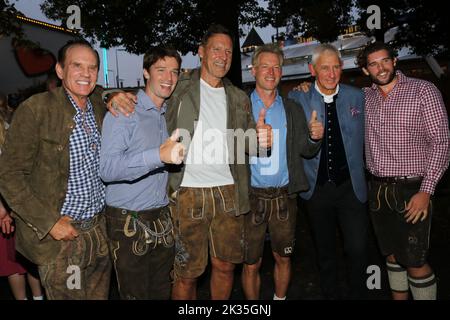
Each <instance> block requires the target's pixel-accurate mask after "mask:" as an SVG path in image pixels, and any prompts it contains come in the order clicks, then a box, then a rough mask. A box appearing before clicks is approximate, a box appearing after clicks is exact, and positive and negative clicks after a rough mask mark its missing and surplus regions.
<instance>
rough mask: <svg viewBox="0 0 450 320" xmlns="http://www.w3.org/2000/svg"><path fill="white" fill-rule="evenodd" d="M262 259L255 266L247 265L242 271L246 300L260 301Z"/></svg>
mask: <svg viewBox="0 0 450 320" xmlns="http://www.w3.org/2000/svg"><path fill="white" fill-rule="evenodd" d="M261 261H262V259H261V258H260V259H259V260H258V262H256V263H255V264H246V263H244V267H243V269H242V289H244V294H245V298H246V299H247V300H258V299H259V290H260V288H261V276H260V274H259V269H260V267H261Z"/></svg>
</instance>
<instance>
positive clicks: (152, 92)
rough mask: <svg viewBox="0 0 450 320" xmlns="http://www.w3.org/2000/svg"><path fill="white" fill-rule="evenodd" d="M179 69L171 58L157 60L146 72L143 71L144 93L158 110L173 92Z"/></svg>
mask: <svg viewBox="0 0 450 320" xmlns="http://www.w3.org/2000/svg"><path fill="white" fill-rule="evenodd" d="M179 69H180V66H179V64H178V61H177V60H176V59H175V58H173V57H164V58H162V59H159V60H158V61H156V62H155V63H154V64H152V65H151V66H150V68H149V69H148V70H146V69H144V77H145V79H146V80H147V83H146V85H145V93H146V94H147V95H149V97H150V98H151V99H152V101H153V103H154V104H155V105H156V106H157V107H159V108H160V107H161V106H162V104H163V103H164V100H166V99H167V98H169V97H170V95H171V94H172V92H173V90H175V86H176V85H177V81H178V75H179Z"/></svg>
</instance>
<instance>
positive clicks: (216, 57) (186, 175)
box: [166, 25, 272, 299]
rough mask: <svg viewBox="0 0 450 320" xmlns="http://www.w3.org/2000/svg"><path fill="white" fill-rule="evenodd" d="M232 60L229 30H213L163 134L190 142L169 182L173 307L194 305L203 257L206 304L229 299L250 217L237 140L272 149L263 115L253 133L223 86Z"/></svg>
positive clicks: (241, 98) (239, 94) (241, 101)
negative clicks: (246, 137) (182, 135)
mask: <svg viewBox="0 0 450 320" xmlns="http://www.w3.org/2000/svg"><path fill="white" fill-rule="evenodd" d="M232 52H233V41H232V37H231V35H230V33H229V32H228V30H226V29H225V28H224V27H222V26H219V25H214V26H211V27H210V29H209V30H208V32H207V33H206V35H205V36H204V37H203V39H202V43H201V45H200V47H199V51H198V54H199V56H200V59H201V67H200V69H197V70H193V71H191V72H189V73H186V74H183V75H182V76H181V77H180V79H179V81H178V86H177V89H176V90H175V92H174V94H173V95H172V98H171V99H170V101H169V108H168V111H167V114H166V118H167V127H168V130H169V132H171V131H172V130H175V129H176V128H180V129H184V130H185V131H186V130H187V131H188V132H189V134H190V137H192V141H191V143H190V145H189V148H188V153H187V158H186V161H185V165H184V166H183V167H181V168H180V170H179V172H175V173H172V174H171V175H170V177H169V187H170V190H171V191H174V192H175V197H174V200H175V201H174V205H173V206H172V215H173V219H174V226H175V239H176V245H177V253H176V257H175V267H174V271H175V272H174V274H175V283H174V287H173V292H172V298H173V299H195V298H196V282H197V278H198V277H199V276H200V275H201V274H202V273H203V272H204V271H205V268H206V266H207V264H208V252H209V256H210V260H211V264H212V270H211V298H212V299H228V298H229V297H230V294H231V290H232V285H233V275H234V267H235V264H237V263H242V262H243V259H244V250H243V243H244V241H243V232H244V227H243V216H242V214H245V213H247V212H248V211H249V210H250V208H249V200H248V184H249V168H248V164H247V163H239V161H238V160H239V158H240V156H242V155H240V154H239V149H240V148H239V143H236V136H235V132H236V131H237V130H239V129H242V130H243V131H246V130H248V129H255V128H256V129H257V132H258V142H259V146H260V147H262V148H267V147H270V146H271V139H272V137H271V127H270V126H269V125H266V124H265V123H264V116H265V113H264V112H263V113H262V114H260V116H259V119H258V123H256V126H255V122H254V121H253V118H252V115H251V108H250V101H249V99H248V97H247V95H246V94H245V92H243V91H242V90H240V89H238V88H236V87H235V86H233V85H232V84H231V82H230V81H229V80H227V79H226V78H224V77H225V75H226V73H227V72H228V70H229V68H230V65H231V57H232ZM264 130H267V131H268V132H269V133H270V134H268V135H266V134H264ZM233 142H234V143H233ZM255 142H256V139H255ZM254 149H256V148H254ZM241 151H242V149H241ZM171 193H172V192H171Z"/></svg>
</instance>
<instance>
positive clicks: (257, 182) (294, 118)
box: [242, 45, 323, 300]
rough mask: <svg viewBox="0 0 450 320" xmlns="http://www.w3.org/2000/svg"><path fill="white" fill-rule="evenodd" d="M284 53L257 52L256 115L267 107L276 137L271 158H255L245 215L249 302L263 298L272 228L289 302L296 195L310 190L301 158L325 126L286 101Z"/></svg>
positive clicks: (278, 289)
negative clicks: (263, 264)
mask: <svg viewBox="0 0 450 320" xmlns="http://www.w3.org/2000/svg"><path fill="white" fill-rule="evenodd" d="M282 65H283V52H282V51H281V49H280V48H278V47H276V46H273V45H264V46H261V47H259V48H258V49H256V51H255V54H254V55H253V59H252V74H253V76H254V77H255V79H256V88H255V90H254V91H253V93H252V94H251V96H250V98H251V102H252V112H253V116H254V117H255V119H256V118H258V117H259V114H260V112H261V110H262V109H266V117H265V120H266V123H268V124H270V125H271V126H272V129H273V134H274V139H273V145H272V149H271V153H270V156H269V157H261V158H257V157H252V158H251V160H250V164H251V165H250V168H251V188H250V207H251V212H250V213H249V214H247V215H246V216H245V244H246V252H245V264H244V268H243V274H242V286H243V288H244V293H245V296H246V298H247V299H258V298H259V289H260V283H261V280H260V276H259V269H260V267H261V260H262V255H263V248H264V240H265V234H266V230H267V229H269V234H270V240H271V245H272V253H273V256H274V258H275V270H274V280H275V295H274V299H275V300H284V299H285V298H286V292H287V289H288V286H289V281H290V277H291V259H290V256H291V254H292V253H293V250H294V243H295V221H296V215H297V201H296V198H297V196H296V193H297V192H300V191H305V190H308V182H307V179H306V176H305V173H304V170H303V165H302V161H301V156H304V157H312V156H314V154H315V153H317V152H318V151H319V148H320V143H318V142H317V141H319V140H320V139H321V138H322V135H323V125H322V124H321V123H320V122H318V121H317V119H316V118H315V116H314V115H313V116H312V117H313V118H314V119H313V120H312V121H311V122H310V123H309V126H308V123H307V122H306V117H305V115H304V112H303V110H302V107H301V106H300V105H298V104H296V103H294V102H293V101H292V100H288V99H284V98H282V97H281V96H280V95H279V94H278V91H277V86H278V83H279V82H280V80H281V74H282V70H281V68H282Z"/></svg>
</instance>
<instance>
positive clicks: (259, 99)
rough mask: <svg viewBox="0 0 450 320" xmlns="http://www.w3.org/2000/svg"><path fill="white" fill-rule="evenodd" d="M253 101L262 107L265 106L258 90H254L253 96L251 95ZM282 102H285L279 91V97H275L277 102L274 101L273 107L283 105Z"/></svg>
mask: <svg viewBox="0 0 450 320" xmlns="http://www.w3.org/2000/svg"><path fill="white" fill-rule="evenodd" d="M251 99H252V100H254V101H255V102H256V103H258V104H261V105H262V106H264V102H263V101H262V100H261V97H260V96H259V94H258V92H257V91H256V89H255V90H253V92H252V95H251ZM281 102H283V101H282V98H281V96H280V95H279V93H278V90H277V95H276V97H275V100H274V101H273V103H272V106H273V107H274V106H277V105H279V104H281ZM269 110H270V109H269Z"/></svg>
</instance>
